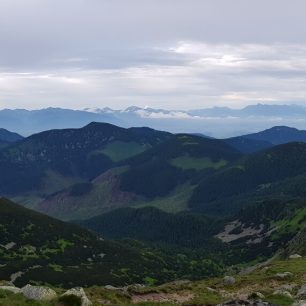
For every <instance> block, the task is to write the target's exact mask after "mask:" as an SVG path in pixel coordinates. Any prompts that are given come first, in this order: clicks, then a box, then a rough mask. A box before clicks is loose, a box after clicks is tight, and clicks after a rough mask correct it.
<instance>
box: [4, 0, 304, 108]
mask: <svg viewBox="0 0 306 306" xmlns="http://www.w3.org/2000/svg"><path fill="white" fill-rule="evenodd" d="M255 103H266V104H291V103H294V104H302V105H304V104H305V105H306V1H305V0H256V1H254V0H150V1H149V0H1V1H0V108H28V109H36V108H44V107H50V106H52V107H65V108H73V109H82V108H85V107H99V108H102V107H106V106H109V107H112V108H115V109H119V108H125V107H128V106H130V105H137V106H140V107H145V106H149V107H155V108H156V107H158V108H167V109H193V108H206V107H212V106H228V107H233V108H241V107H243V106H245V105H248V104H255Z"/></svg>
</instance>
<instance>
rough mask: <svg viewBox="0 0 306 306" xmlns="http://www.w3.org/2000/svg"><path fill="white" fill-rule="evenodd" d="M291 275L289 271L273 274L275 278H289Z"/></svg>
mask: <svg viewBox="0 0 306 306" xmlns="http://www.w3.org/2000/svg"><path fill="white" fill-rule="evenodd" d="M292 276H293V274H292V273H291V272H284V273H277V274H275V278H277V279H279V280H284V279H287V278H290V277H292Z"/></svg>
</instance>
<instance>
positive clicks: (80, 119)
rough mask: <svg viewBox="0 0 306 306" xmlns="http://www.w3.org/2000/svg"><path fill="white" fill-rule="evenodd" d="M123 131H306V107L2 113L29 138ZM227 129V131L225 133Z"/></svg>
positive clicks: (4, 122) (220, 134)
mask: <svg viewBox="0 0 306 306" xmlns="http://www.w3.org/2000/svg"><path fill="white" fill-rule="evenodd" d="M93 121H96V122H107V123H111V124H115V125H118V126H121V127H132V126H134V127H142V126H148V127H151V128H155V129H159V130H165V131H169V132H172V133H182V132H184V133H201V134H204V135H207V136H212V137H217V138H228V137H231V136H237V135H242V134H249V133H253V132H257V131H260V130H263V129H267V128H270V127H272V126H274V125H286V126H293V127H296V128H299V129H303V128H306V107H305V106H300V105H265V104H257V105H250V106H247V107H245V108H242V109H231V108H228V107H213V108H204V109H197V110H165V109H154V108H148V107H146V108H140V107H137V106H131V107H128V108H126V109H124V110H114V109H111V108H109V107H106V108H94V109H92V108H85V109H83V110H70V109H62V108H46V109H40V110H25V109H14V110H10V109H4V110H0V122H1V127H3V128H5V129H8V130H12V131H16V132H17V133H19V134H21V135H23V136H29V135H31V134H34V133H38V132H41V131H45V130H50V129H63V128H80V127H82V126H84V125H86V124H89V123H90V122H93ZM224 126H226V129H224Z"/></svg>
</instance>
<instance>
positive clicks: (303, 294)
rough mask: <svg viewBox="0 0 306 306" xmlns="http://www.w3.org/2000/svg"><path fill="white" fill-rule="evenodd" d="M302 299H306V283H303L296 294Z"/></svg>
mask: <svg viewBox="0 0 306 306" xmlns="http://www.w3.org/2000/svg"><path fill="white" fill-rule="evenodd" d="M296 296H297V297H298V298H300V299H306V285H303V286H302V287H301V288H300V289H299V290H298V292H297V295H296Z"/></svg>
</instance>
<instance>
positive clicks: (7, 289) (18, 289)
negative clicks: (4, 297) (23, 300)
mask: <svg viewBox="0 0 306 306" xmlns="http://www.w3.org/2000/svg"><path fill="white" fill-rule="evenodd" d="M0 290H6V291H10V292H13V293H15V294H16V293H20V292H21V289H20V288H17V287H15V286H0Z"/></svg>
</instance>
